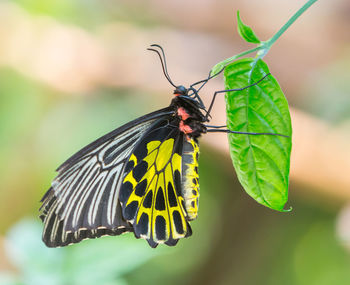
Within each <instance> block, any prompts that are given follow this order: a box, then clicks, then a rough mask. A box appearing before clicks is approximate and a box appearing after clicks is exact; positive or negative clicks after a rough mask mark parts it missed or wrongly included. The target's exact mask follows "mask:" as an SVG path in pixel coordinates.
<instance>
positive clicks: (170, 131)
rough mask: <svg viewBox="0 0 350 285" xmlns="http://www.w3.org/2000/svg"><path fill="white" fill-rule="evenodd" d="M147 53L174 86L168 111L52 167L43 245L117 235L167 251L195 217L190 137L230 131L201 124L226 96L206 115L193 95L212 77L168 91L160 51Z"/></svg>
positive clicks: (194, 142) (194, 145) (194, 140)
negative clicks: (131, 235)
mask: <svg viewBox="0 0 350 285" xmlns="http://www.w3.org/2000/svg"><path fill="white" fill-rule="evenodd" d="M152 47H153V48H150V50H152V51H155V52H157V54H158V56H159V57H160V59H161V63H162V67H163V72H164V74H165V76H166V78H167V80H168V81H169V82H170V84H172V85H173V86H174V87H175V91H174V95H175V96H174V98H173V99H172V101H171V104H170V106H169V107H167V108H164V109H161V110H158V111H155V112H153V113H150V114H147V115H145V116H143V117H140V118H138V119H136V120H134V121H131V122H129V123H127V124H126V125H124V126H122V127H120V128H118V129H116V130H114V131H112V132H110V133H108V134H106V135H104V136H103V137H101V138H99V139H97V140H96V141H94V142H92V143H91V144H89V145H88V146H86V147H84V148H83V149H82V150H80V151H79V152H77V153H76V154H74V155H73V156H72V157H70V158H69V159H68V160H67V161H66V162H64V163H63V164H62V165H61V166H60V167H59V168H58V169H57V171H58V175H57V177H56V178H55V179H54V181H53V182H52V186H51V188H50V189H49V190H48V191H47V192H46V194H45V195H44V197H43V198H42V200H41V202H42V206H41V208H40V209H41V216H40V218H41V220H42V221H43V222H44V231H43V241H44V242H45V244H46V245H47V246H49V247H58V246H66V245H68V244H72V243H78V242H80V241H81V240H83V239H88V238H97V237H101V236H104V235H120V234H122V233H125V232H133V233H134V234H135V237H136V238H143V239H146V240H147V241H148V243H149V245H150V246H151V247H156V246H157V245H158V244H160V243H163V244H166V245H170V246H173V245H176V243H177V242H178V240H179V239H180V238H185V237H188V236H190V235H191V234H192V231H191V227H190V224H189V222H190V221H192V220H194V219H196V217H197V213H198V198H199V183H198V155H199V148H198V138H199V136H200V135H201V134H204V133H206V132H215V131H222V132H232V131H229V130H224V129H220V127H215V126H208V125H205V122H207V121H208V118H209V117H210V110H211V108H212V106H213V103H214V100H215V95H216V94H217V93H220V92H227V91H231V90H223V91H218V92H216V93H215V94H214V97H213V100H212V102H211V104H210V107H209V108H208V110H207V109H206V108H205V106H204V104H203V102H202V100H201V98H200V97H199V95H198V91H199V90H200V89H201V88H202V87H203V86H204V85H205V84H206V83H207V82H208V80H209V79H211V78H212V77H213V76H209V77H208V78H207V79H205V80H201V81H198V82H196V83H194V84H192V85H191V86H190V87H189V88H185V87H183V86H176V85H175V84H173V82H172V81H171V79H170V77H169V75H168V72H167V67H166V61H165V55H164V51H163V49H162V48H161V47H160V46H159V45H152ZM155 48H159V49H160V51H161V52H160V51H158V50H156V49H155ZM216 75H217V74H216ZM216 75H215V76H216ZM257 83H258V82H257ZM198 84H202V85H201V86H200V87H199V88H198V89H195V88H194V86H196V85H198ZM255 84H256V83H255ZM248 87H250V86H247V87H245V88H248ZM242 89H244V88H242ZM242 89H239V90H242ZM236 90H237V89H236ZM232 91H233V90H232ZM218 128H219V129H218ZM232 133H240V134H241V133H242V132H232ZM249 134H261V133H249Z"/></svg>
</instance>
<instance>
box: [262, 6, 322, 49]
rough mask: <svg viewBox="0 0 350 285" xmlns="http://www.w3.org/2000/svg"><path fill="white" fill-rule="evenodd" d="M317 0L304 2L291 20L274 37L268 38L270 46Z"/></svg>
mask: <svg viewBox="0 0 350 285" xmlns="http://www.w3.org/2000/svg"><path fill="white" fill-rule="evenodd" d="M316 1H317V0H309V1H308V2H306V3H305V4H304V6H303V7H301V8H300V9H299V10H298V11H297V12H296V13H295V14H294V15H293V16H292V17H291V18H290V19H289V20H288V22H287V23H285V24H284V25H283V26H282V28H280V29H279V30H278V32H277V33H276V34H274V35H273V37H272V38H270V39H269V40H267V41H266V42H265V43H266V44H268V46H269V47H271V46H272V45H273V44H274V42H275V41H277V40H278V38H279V37H280V36H282V34H283V33H284V32H285V31H286V30H287V29H288V28H289V27H290V26H291V25H292V24H293V23H294V22H295V21H296V20H297V19H298V18H299V17H300V16H301V15H302V14H303V13H304V12H305V11H306V10H307V9H309V7H310V6H311V5H312V4H314V3H315V2H316Z"/></svg>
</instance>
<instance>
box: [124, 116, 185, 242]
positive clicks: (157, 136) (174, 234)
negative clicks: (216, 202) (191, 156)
mask: <svg viewBox="0 0 350 285" xmlns="http://www.w3.org/2000/svg"><path fill="white" fill-rule="evenodd" d="M183 141H184V134H183V133H182V132H180V130H179V128H178V122H175V120H174V121H170V122H159V123H158V124H157V125H154V126H152V130H150V131H149V132H148V133H147V135H145V137H144V138H143V139H142V141H140V143H139V144H138V146H137V147H136V148H135V149H134V151H133V152H132V154H131V156H130V158H129V161H128V164H127V166H126V170H125V173H124V178H123V184H122V186H121V190H120V196H119V199H120V201H121V204H122V213H123V217H124V218H125V220H127V221H128V222H130V223H131V224H132V225H133V227H134V232H135V236H136V237H138V238H144V239H146V240H147V241H148V243H149V244H150V246H152V247H156V246H157V245H158V244H159V243H165V244H167V245H175V244H176V243H177V242H178V240H179V239H180V238H184V237H187V236H189V235H191V233H192V232H191V228H190V225H189V223H188V221H187V220H188V217H187V216H188V215H187V212H186V209H185V207H184V198H183V194H182V191H181V187H182V186H181V177H182V146H183Z"/></svg>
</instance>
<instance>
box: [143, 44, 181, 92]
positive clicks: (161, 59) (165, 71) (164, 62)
mask: <svg viewBox="0 0 350 285" xmlns="http://www.w3.org/2000/svg"><path fill="white" fill-rule="evenodd" d="M151 47H158V48H159V49H160V50H161V52H162V54H161V53H160V52H159V51H158V50H156V49H153V48H148V49H147V50H151V51H154V52H156V53H157V54H158V56H159V59H160V63H161V64H162V69H163V73H164V76H165V78H166V79H167V80H168V81H169V83H170V84H171V85H172V86H174V87H175V88H176V85H175V84H174V83H173V82H172V80H171V79H170V76H169V73H168V68H167V64H166V59H165V53H164V50H163V48H162V47H161V46H160V45H156V44H153V45H151ZM162 55H163V57H162Z"/></svg>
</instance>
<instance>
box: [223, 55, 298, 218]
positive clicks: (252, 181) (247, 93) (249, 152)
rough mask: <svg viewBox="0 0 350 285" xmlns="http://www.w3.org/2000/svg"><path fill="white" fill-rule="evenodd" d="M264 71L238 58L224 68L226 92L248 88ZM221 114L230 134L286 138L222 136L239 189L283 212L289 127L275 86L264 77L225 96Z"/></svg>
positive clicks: (263, 65) (260, 64)
mask: <svg viewBox="0 0 350 285" xmlns="http://www.w3.org/2000/svg"><path fill="white" fill-rule="evenodd" d="M268 73H269V69H268V67H267V65H266V63H264V62H263V61H262V60H261V59H258V60H256V59H253V58H245V59H242V60H238V61H236V62H234V63H232V64H230V65H228V66H227V67H226V69H225V73H224V77H225V85H226V89H236V88H242V87H245V86H248V85H250V84H253V83H255V82H258V81H259V80H261V79H262V78H263V77H264V76H265V75H266V74H268ZM226 111H227V127H228V128H229V129H230V130H232V131H241V132H259V133H266V132H268V133H278V134H282V135H287V136H289V138H286V137H281V136H274V135H245V134H228V139H229V146H230V154H231V158H232V161H233V165H234V167H235V170H236V172H237V176H238V179H239V181H240V182H241V184H242V186H243V188H244V189H245V191H246V192H247V193H248V194H249V195H250V196H251V197H253V198H254V199H255V200H256V201H257V202H259V203H260V204H262V205H265V206H267V207H269V208H272V209H274V210H279V211H283V207H284V205H285V203H286V202H287V200H288V183H289V165H290V153H291V148H292V140H291V135H292V126H291V120H290V114H289V109H288V102H287V100H286V98H285V97H284V94H283V92H282V90H281V88H280V86H279V85H278V82H277V81H276V79H275V78H274V77H273V76H272V75H269V76H267V77H266V78H265V79H263V80H262V81H261V82H260V83H259V84H258V85H255V86H252V87H249V88H247V89H245V90H243V91H235V92H228V93H227V94H226Z"/></svg>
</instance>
